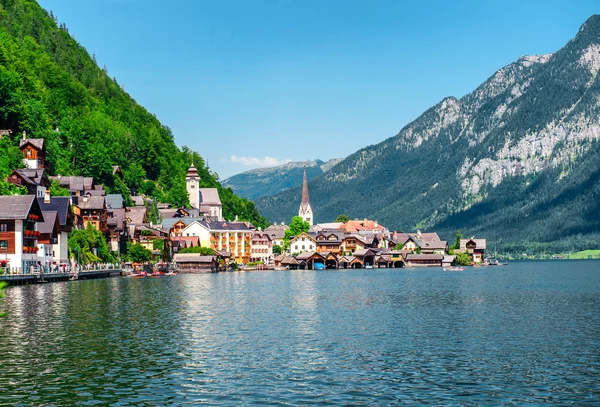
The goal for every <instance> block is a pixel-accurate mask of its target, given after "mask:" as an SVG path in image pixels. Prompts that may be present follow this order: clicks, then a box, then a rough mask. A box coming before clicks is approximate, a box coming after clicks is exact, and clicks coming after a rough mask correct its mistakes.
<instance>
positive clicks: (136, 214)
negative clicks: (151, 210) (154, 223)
mask: <svg viewBox="0 0 600 407" xmlns="http://www.w3.org/2000/svg"><path fill="white" fill-rule="evenodd" d="M146 215H147V213H146V207H145V206H133V207H130V208H127V209H126V210H125V220H126V221H127V224H128V225H137V226H140V225H143V224H144V223H146Z"/></svg>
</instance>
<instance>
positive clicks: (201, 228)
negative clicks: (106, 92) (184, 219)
mask: <svg viewBox="0 0 600 407" xmlns="http://www.w3.org/2000/svg"><path fill="white" fill-rule="evenodd" d="M174 226H175V227H178V226H179V223H176V224H175V225H174ZM179 236H197V237H198V239H199V241H200V246H202V247H211V244H210V242H211V240H210V239H211V226H210V225H209V223H208V222H206V221H205V220H204V219H201V218H199V219H194V220H193V221H192V222H190V223H189V224H188V225H186V226H185V227H184V228H183V229H182V230H181V234H180V235H179Z"/></svg>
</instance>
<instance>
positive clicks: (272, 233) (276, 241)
mask: <svg viewBox="0 0 600 407" xmlns="http://www.w3.org/2000/svg"><path fill="white" fill-rule="evenodd" d="M289 228H290V227H289V226H288V225H286V224H284V223H281V224H280V225H278V224H276V223H275V224H273V225H271V226H269V227H268V228H266V229H265V230H264V232H265V233H268V234H269V237H270V238H271V242H272V243H273V246H275V245H277V246H279V247H283V238H284V236H285V231H286V230H288V229H289Z"/></svg>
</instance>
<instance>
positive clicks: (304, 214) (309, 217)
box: [298, 166, 313, 226]
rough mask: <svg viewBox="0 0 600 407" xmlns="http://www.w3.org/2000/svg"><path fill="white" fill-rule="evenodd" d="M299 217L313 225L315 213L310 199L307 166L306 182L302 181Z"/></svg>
mask: <svg viewBox="0 0 600 407" xmlns="http://www.w3.org/2000/svg"><path fill="white" fill-rule="evenodd" d="M298 216H300V217H301V218H302V220H304V221H305V222H308V224H309V225H311V226H312V224H313V212H312V209H311V207H310V199H308V181H307V180H306V166H305V167H304V180H303V181H302V202H301V203H300V209H299V210H298Z"/></svg>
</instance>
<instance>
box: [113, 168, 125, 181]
mask: <svg viewBox="0 0 600 407" xmlns="http://www.w3.org/2000/svg"><path fill="white" fill-rule="evenodd" d="M112 174H113V176H114V177H118V178H119V179H120V180H121V181H123V180H125V176H124V175H123V171H122V170H121V167H119V166H118V165H113V166H112Z"/></svg>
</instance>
